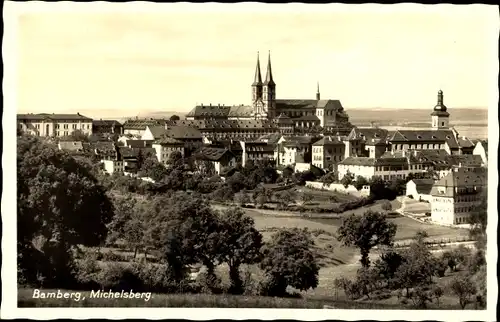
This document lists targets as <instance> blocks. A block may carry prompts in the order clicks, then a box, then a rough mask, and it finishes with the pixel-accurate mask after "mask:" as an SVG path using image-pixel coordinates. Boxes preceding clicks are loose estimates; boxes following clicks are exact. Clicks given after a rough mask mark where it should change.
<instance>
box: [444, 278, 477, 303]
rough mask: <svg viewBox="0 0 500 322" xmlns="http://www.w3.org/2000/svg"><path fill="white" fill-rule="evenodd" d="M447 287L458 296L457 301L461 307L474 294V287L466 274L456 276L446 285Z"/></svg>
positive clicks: (468, 301)
mask: <svg viewBox="0 0 500 322" xmlns="http://www.w3.org/2000/svg"><path fill="white" fill-rule="evenodd" d="M448 287H449V289H450V290H451V291H452V292H453V293H454V294H455V295H456V296H458V302H459V304H460V307H461V308H462V309H465V307H466V306H467V304H469V303H470V302H471V298H472V296H473V295H475V294H476V287H475V286H474V284H473V283H472V282H471V280H470V278H469V277H467V276H464V275H462V276H460V275H459V276H456V277H455V278H454V279H453V280H452V281H451V282H450V284H449V285H448Z"/></svg>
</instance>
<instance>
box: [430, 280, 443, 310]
mask: <svg viewBox="0 0 500 322" xmlns="http://www.w3.org/2000/svg"><path fill="white" fill-rule="evenodd" d="M431 292H432V295H433V296H434V298H435V299H436V302H437V305H438V306H439V299H440V298H441V297H442V296H443V295H444V291H443V289H442V288H441V287H440V286H439V285H436V286H434V287H433V288H432V291H431Z"/></svg>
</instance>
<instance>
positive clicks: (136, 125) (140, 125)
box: [123, 119, 166, 130]
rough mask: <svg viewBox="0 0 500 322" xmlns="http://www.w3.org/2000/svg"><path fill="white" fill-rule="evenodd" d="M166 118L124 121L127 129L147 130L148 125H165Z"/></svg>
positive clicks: (124, 127)
mask: <svg viewBox="0 0 500 322" xmlns="http://www.w3.org/2000/svg"><path fill="white" fill-rule="evenodd" d="M165 122H166V121H165V120H155V119H135V120H134V119H132V120H126V121H125V123H123V129H125V130H145V129H146V127H147V126H157V125H164V124H165Z"/></svg>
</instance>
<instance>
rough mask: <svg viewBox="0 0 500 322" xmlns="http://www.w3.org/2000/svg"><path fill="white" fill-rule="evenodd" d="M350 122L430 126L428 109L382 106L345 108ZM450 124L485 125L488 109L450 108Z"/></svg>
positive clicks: (358, 124) (356, 123) (358, 123)
mask: <svg viewBox="0 0 500 322" xmlns="http://www.w3.org/2000/svg"><path fill="white" fill-rule="evenodd" d="M346 112H347V114H349V120H350V121H351V123H353V124H354V125H357V126H365V125H370V124H371V122H372V121H373V122H375V123H376V124H377V125H408V126H430V124H431V116H430V113H431V110H429V109H384V108H350V109H348V108H346ZM448 112H449V113H450V123H451V124H452V125H459V124H460V125H474V126H480V125H484V126H487V124H488V109H486V108H484V109H483V108H450V109H448Z"/></svg>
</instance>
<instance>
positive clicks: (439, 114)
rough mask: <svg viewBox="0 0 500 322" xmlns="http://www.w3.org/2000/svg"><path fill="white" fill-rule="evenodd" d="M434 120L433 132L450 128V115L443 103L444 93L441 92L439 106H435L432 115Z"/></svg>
mask: <svg viewBox="0 0 500 322" xmlns="http://www.w3.org/2000/svg"><path fill="white" fill-rule="evenodd" d="M431 118H432V129H433V130H444V129H448V127H449V121H450V120H449V119H450V113H448V112H447V108H446V106H445V105H444V102H443V91H442V90H439V92H438V98H437V104H436V106H434V110H433V112H432V113H431Z"/></svg>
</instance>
